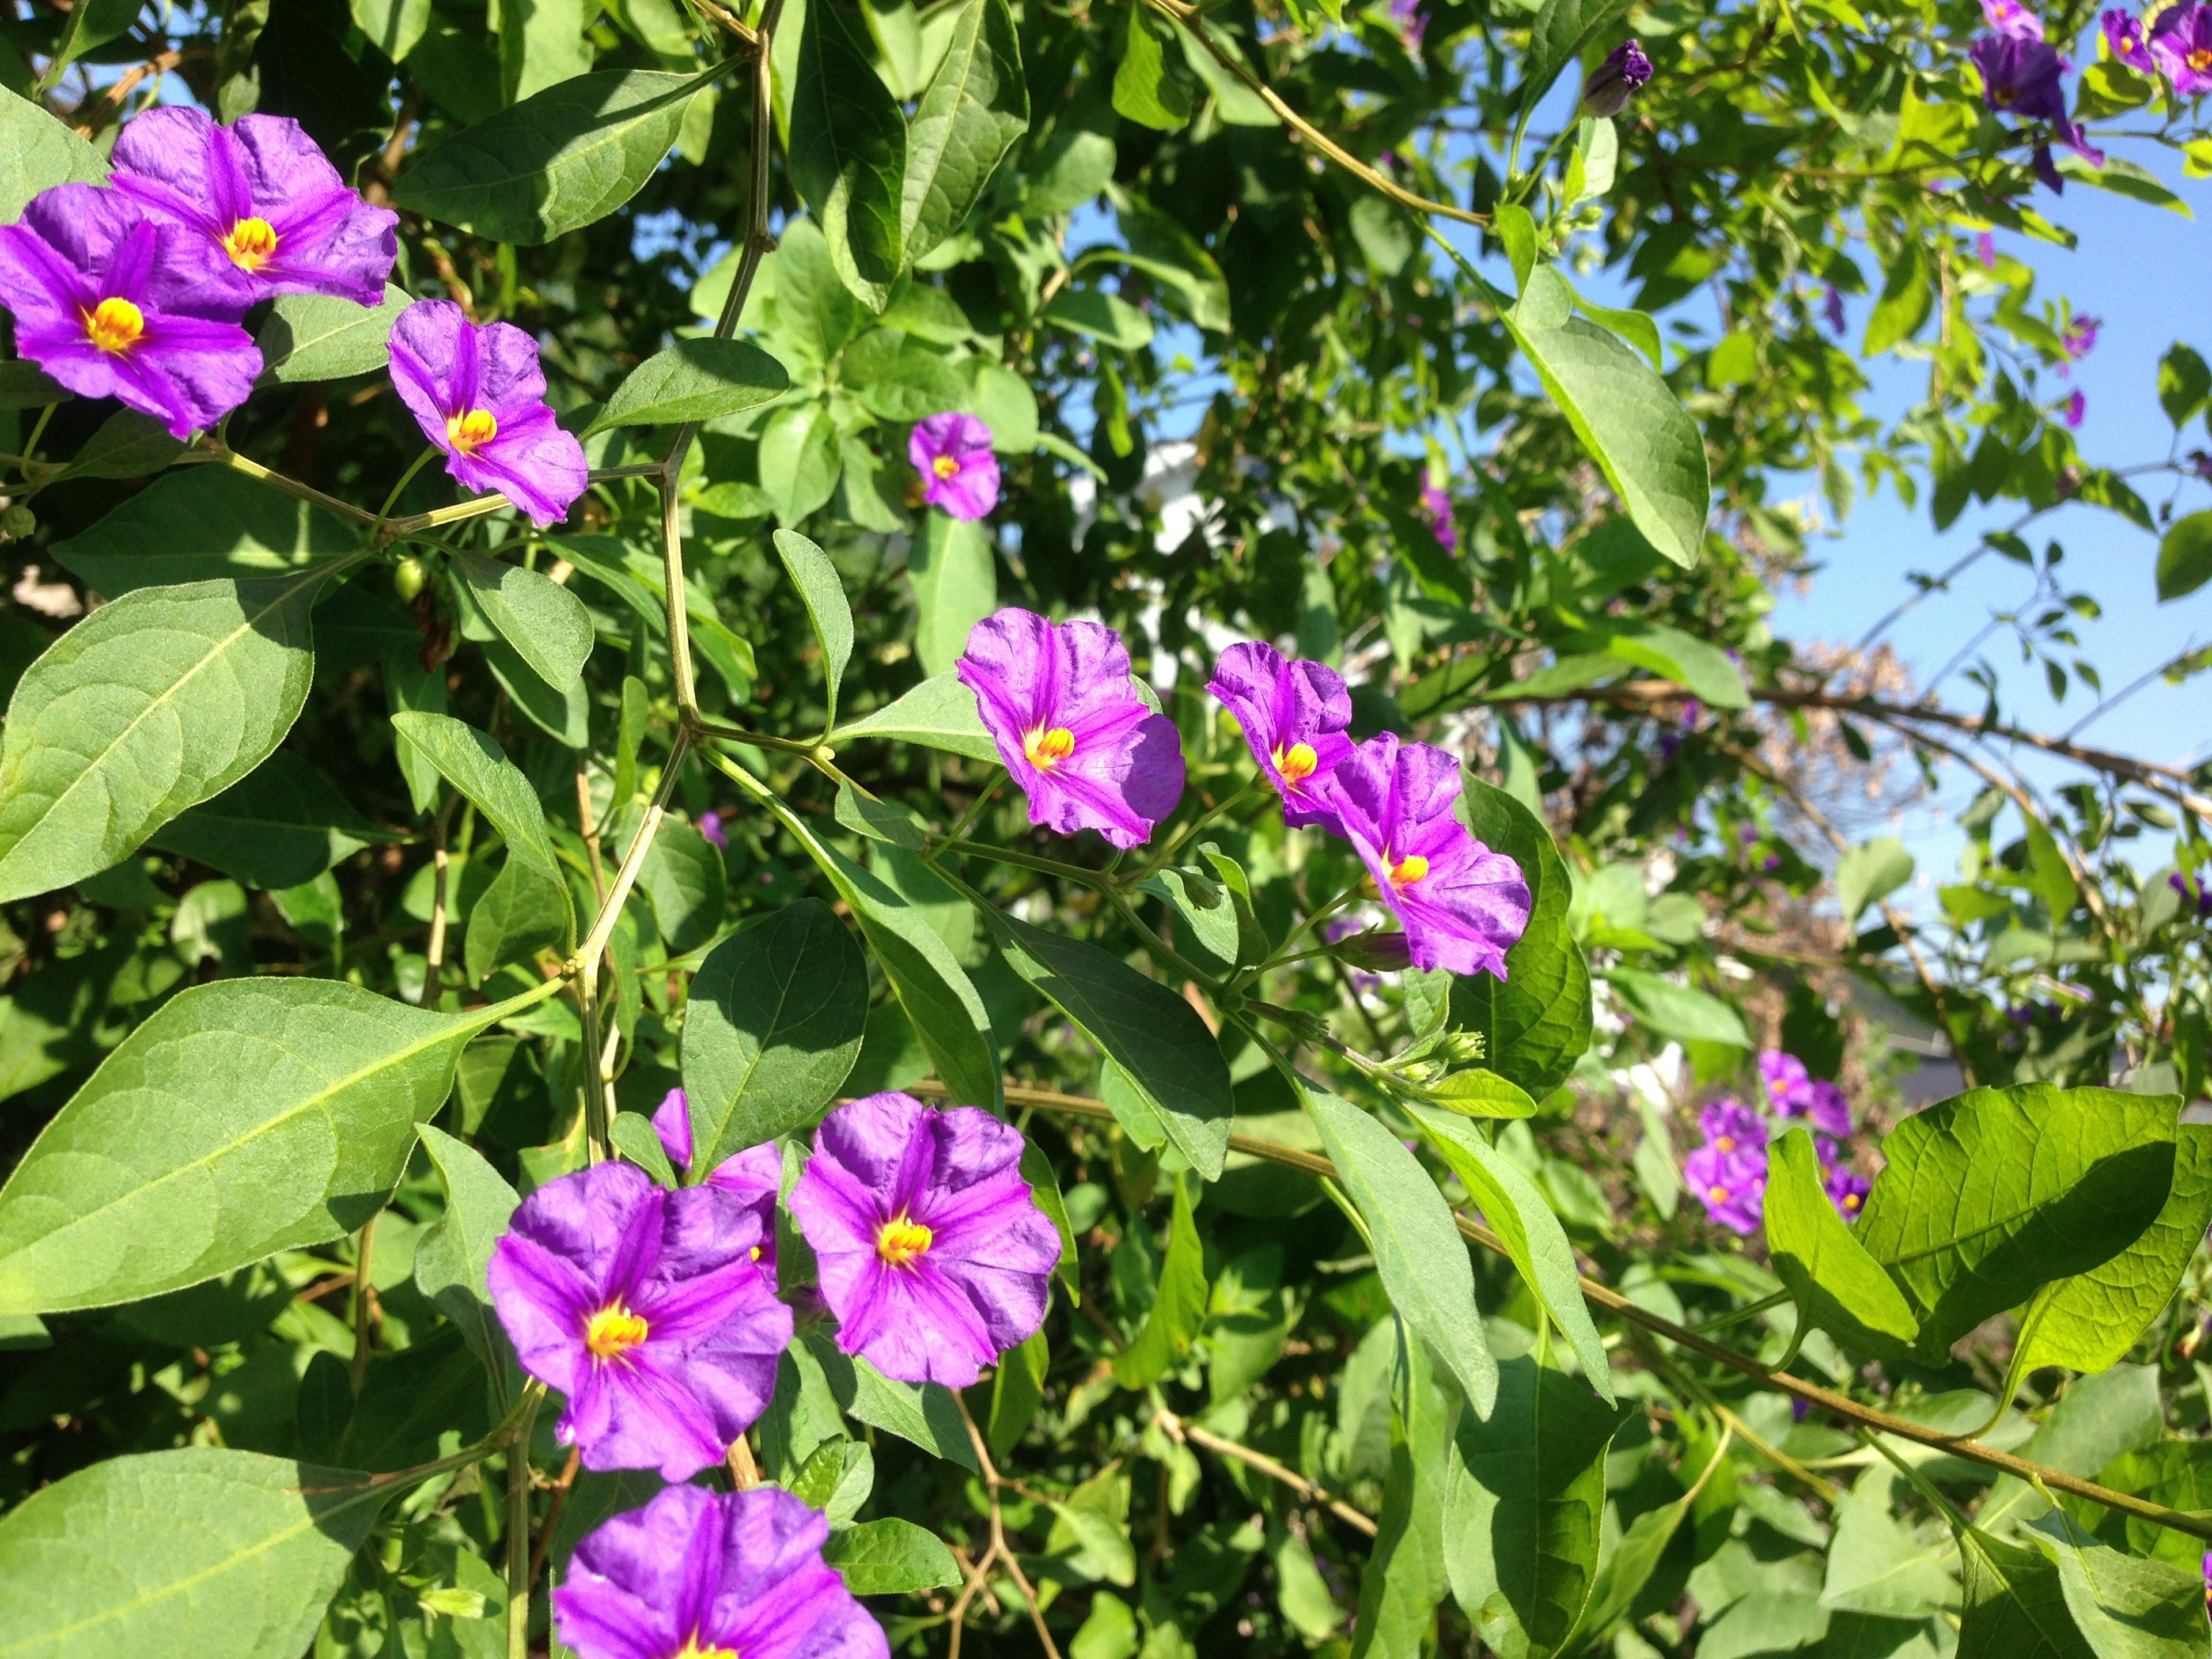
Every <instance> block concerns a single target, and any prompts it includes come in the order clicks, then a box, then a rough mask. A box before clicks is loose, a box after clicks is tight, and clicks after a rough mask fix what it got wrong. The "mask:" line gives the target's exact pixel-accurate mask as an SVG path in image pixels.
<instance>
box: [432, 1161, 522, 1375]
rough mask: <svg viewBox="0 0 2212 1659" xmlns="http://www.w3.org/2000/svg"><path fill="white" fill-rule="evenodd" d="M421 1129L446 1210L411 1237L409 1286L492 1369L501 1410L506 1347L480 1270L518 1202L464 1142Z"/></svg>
mask: <svg viewBox="0 0 2212 1659" xmlns="http://www.w3.org/2000/svg"><path fill="white" fill-rule="evenodd" d="M421 1133H422V1150H423V1151H424V1152H428V1154H429V1155H430V1161H431V1162H432V1163H433V1164H436V1165H437V1166H438V1173H439V1174H440V1175H441V1176H443V1177H444V1178H445V1182H446V1210H445V1213H444V1214H443V1215H441V1216H440V1217H439V1218H437V1219H436V1220H435V1221H434V1222H432V1223H431V1224H430V1225H428V1227H425V1228H424V1229H423V1230H422V1235H421V1237H418V1238H417V1239H416V1242H415V1287H416V1289H417V1290H419V1291H422V1294H423V1295H424V1296H426V1297H429V1298H430V1300H431V1302H432V1303H433V1304H435V1305H436V1307H437V1310H438V1311H439V1312H440V1313H441V1314H443V1315H445V1316H446V1317H447V1319H449V1320H451V1321H453V1323H454V1324H455V1325H456V1326H458V1327H459V1329H460V1333H461V1336H462V1339H463V1340H465V1341H466V1342H467V1343H468V1345H469V1348H470V1350H471V1352H473V1353H474V1354H475V1355H476V1357H477V1358H478V1359H481V1360H483V1362H484V1364H486V1365H488V1366H489V1367H490V1368H491V1370H492V1378H493V1384H494V1386H495V1388H497V1389H499V1390H500V1408H501V1410H502V1411H504V1410H505V1409H506V1407H507V1396H506V1387H507V1379H506V1371H505V1367H504V1366H503V1365H502V1364H501V1356H502V1355H503V1354H505V1352H507V1337H506V1334H505V1333H504V1331H502V1329H501V1326H500V1322H499V1316H498V1315H497V1314H496V1313H495V1312H494V1311H493V1309H492V1304H491V1287H490V1285H489V1283H488V1281H487V1279H486V1278H485V1273H486V1270H487V1269H489V1267H490V1266H491V1251H492V1246H493V1245H495V1244H496V1243H499V1240H500V1237H501V1235H502V1234H504V1233H505V1232H506V1231H507V1222H508V1221H509V1219H511V1218H513V1214H514V1211H515V1206H517V1205H518V1204H520V1202H521V1201H522V1200H520V1198H518V1197H516V1196H515V1192H514V1188H512V1187H510V1186H508V1185H507V1182H506V1181H505V1180H504V1179H503V1178H502V1177H501V1175H500V1173H499V1171H498V1170H495V1169H493V1168H492V1167H491V1165H490V1164H488V1163H486V1162H485V1161H484V1158H483V1154H482V1153H480V1152H477V1150H476V1149H475V1148H474V1147H472V1146H469V1145H468V1143H467V1142H465V1141H461V1140H456V1139H454V1138H453V1136H451V1135H449V1134H447V1133H446V1132H445V1131H444V1130H442V1129H440V1128H438V1127H435V1126H434V1125H431V1124H428V1123H426V1124H424V1125H423V1126H422V1131H421Z"/></svg>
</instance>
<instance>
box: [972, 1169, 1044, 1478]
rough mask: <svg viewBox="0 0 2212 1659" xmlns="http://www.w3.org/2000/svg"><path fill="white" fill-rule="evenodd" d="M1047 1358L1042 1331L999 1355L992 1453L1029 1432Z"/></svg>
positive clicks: (989, 1430)
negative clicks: (1010, 1350)
mask: <svg viewBox="0 0 2212 1659" xmlns="http://www.w3.org/2000/svg"><path fill="white" fill-rule="evenodd" d="M1031 1150H1033V1148H1032V1149H1031ZM1022 1157H1023V1159H1024V1161H1027V1159H1028V1158H1029V1152H1028V1151H1024V1152H1023V1154H1022ZM1063 1259H1064V1258H1063ZM1051 1358H1052V1350H1051V1347H1050V1346H1049V1345H1048V1343H1047V1342H1046V1340H1045V1334H1044V1333H1043V1332H1042V1331H1038V1332H1037V1333H1036V1334H1035V1335H1033V1336H1031V1337H1030V1339H1029V1340H1028V1341H1026V1342H1024V1343H1023V1344H1022V1345H1021V1346H1019V1347H1018V1348H1015V1349H1013V1350H1012V1352H1007V1353H1003V1354H1001V1355H1000V1356H999V1365H998V1370H997V1373H996V1375H994V1376H993V1377H992V1379H991V1419H990V1422H989V1423H988V1425H986V1427H985V1430H984V1438H985V1439H986V1440H987V1441H988V1442H989V1443H990V1446H991V1455H992V1456H994V1457H998V1458H1003V1457H1005V1456H1006V1455H1007V1454H1008V1453H1009V1452H1011V1451H1012V1450H1013V1449H1014V1448H1015V1447H1016V1446H1018V1445H1019V1444H1020V1443H1021V1439H1022V1436H1024V1434H1026V1433H1028V1432H1029V1426H1030V1424H1031V1423H1032V1422H1034V1421H1035V1420H1036V1410H1037V1407H1039V1406H1040V1405H1042V1403H1043V1402H1044V1376H1045V1370H1046V1369H1047V1367H1048V1365H1049V1364H1050V1362H1051Z"/></svg>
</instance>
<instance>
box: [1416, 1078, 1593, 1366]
mask: <svg viewBox="0 0 2212 1659" xmlns="http://www.w3.org/2000/svg"><path fill="white" fill-rule="evenodd" d="M1413 1115H1414V1117H1415V1118H1417V1119H1418V1120H1419V1122H1420V1126H1421V1129H1422V1132H1423V1135H1424V1138H1425V1139H1426V1140H1427V1141H1428V1143H1429V1145H1430V1146H1432V1147H1434V1148H1435V1149H1436V1151H1437V1155H1438V1156H1439V1157H1441V1158H1443V1161H1444V1162H1445V1163H1446V1164H1449V1166H1450V1167H1451V1171H1452V1173H1453V1174H1454V1175H1455V1176H1458V1177H1459V1179H1460V1184H1461V1185H1462V1186H1463V1187H1465V1188H1467V1195H1468V1200H1470V1201H1471V1202H1472V1203H1473V1204H1474V1207H1475V1208H1476V1209H1478V1210H1480V1211H1481V1212H1482V1218H1483V1219H1484V1220H1485V1221H1487V1222H1488V1223H1489V1224H1490V1230H1491V1231H1492V1232H1494V1233H1496V1234H1497V1235H1498V1237H1499V1238H1500V1239H1501V1240H1503V1241H1504V1245H1505V1250H1506V1254H1507V1255H1510V1256H1511V1257H1512V1259H1513V1265H1514V1267H1516V1268H1517V1269H1519V1271H1520V1274H1521V1278H1522V1282H1523V1283H1524V1284H1526V1285H1528V1288H1529V1290H1530V1291H1533V1292H1534V1295H1535V1297H1536V1299H1537V1300H1538V1301H1539V1302H1541V1304H1543V1306H1544V1310H1545V1311H1546V1312H1547V1313H1548V1314H1549V1315H1551V1316H1552V1322H1553V1323H1554V1324H1555V1325H1557V1326H1558V1327H1559V1334H1561V1335H1562V1336H1564V1337H1565V1338H1566V1339H1567V1343H1568V1346H1570V1347H1571V1348H1573V1350H1574V1351H1575V1358H1577V1359H1579V1360H1580V1361H1581V1362H1582V1366H1583V1376H1584V1377H1585V1378H1586V1379H1587V1381H1588V1383H1589V1386H1590V1387H1591V1388H1593V1389H1596V1390H1597V1391H1598V1393H1599V1394H1600V1395H1603V1396H1604V1398H1605V1399H1606V1400H1607V1401H1611V1400H1612V1399H1613V1365H1612V1362H1611V1361H1610V1360H1608V1359H1607V1358H1606V1352H1605V1343H1604V1341H1603V1340H1602V1339H1601V1338H1600V1337H1599V1335H1598V1334H1597V1327H1596V1325H1595V1323H1593V1322H1592V1321H1591V1319H1590V1315H1589V1306H1588V1304H1585V1303H1584V1302H1583V1287H1582V1273H1581V1270H1580V1269H1579V1268H1578V1267H1576V1265H1575V1252H1574V1247H1573V1246H1572V1245H1571V1244H1570V1243H1568V1242H1567V1234H1566V1230H1565V1228H1563V1227H1562V1226H1560V1225H1559V1217H1557V1216H1556V1215H1554V1214H1553V1213H1552V1207H1551V1206H1550V1205H1548V1204H1547V1203H1546V1202H1545V1201H1544V1195H1543V1194H1542V1193H1541V1192H1539V1191H1538V1190H1537V1188H1536V1183H1535V1182H1533V1181H1531V1180H1530V1179H1529V1178H1528V1176H1527V1175H1526V1174H1525V1173H1524V1172H1523V1171H1522V1169H1521V1167H1520V1165H1518V1164H1516V1163H1514V1162H1513V1160H1512V1159H1511V1158H1508V1157H1506V1156H1505V1154H1504V1153H1503V1152H1499V1151H1498V1149H1497V1148H1496V1147H1494V1146H1492V1145H1491V1144H1490V1143H1489V1142H1488V1141H1487V1140H1485V1139H1483V1138H1482V1136H1481V1135H1480V1133H1477V1132H1476V1131H1475V1130H1474V1129H1473V1128H1471V1127H1468V1125H1466V1124H1463V1123H1459V1122H1455V1121H1453V1120H1452V1119H1450V1118H1449V1117H1443V1116H1440V1115H1437V1113H1434V1112H1430V1111H1424V1110H1422V1109H1419V1108H1416V1109H1414V1112H1413Z"/></svg>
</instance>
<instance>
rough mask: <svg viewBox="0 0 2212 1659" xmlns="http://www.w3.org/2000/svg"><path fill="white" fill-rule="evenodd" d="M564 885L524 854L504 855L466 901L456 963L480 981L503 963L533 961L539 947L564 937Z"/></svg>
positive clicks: (557, 945)
mask: <svg viewBox="0 0 2212 1659" xmlns="http://www.w3.org/2000/svg"><path fill="white" fill-rule="evenodd" d="M568 917H569V912H568V890H567V888H566V887H565V886H564V885H562V884H558V883H556V882H555V881H554V880H553V878H550V876H548V875H546V873H545V872H544V871H542V870H540V869H539V868H538V866H536V865H534V864H532V863H531V862H530V861H529V860H527V859H522V858H517V857H514V856H513V855H511V854H510V855H509V857H508V858H507V861H506V862H505V863H504V864H502V865H501V866H500V872H499V874H498V875H496V876H495V877H494V878H492V883H491V885H490V886H489V887H487V888H485V889H484V890H483V892H481V893H479V894H477V897H476V902H474V903H472V904H471V905H470V906H469V915H468V924H467V932H466V934H465V938H464V940H463V944H462V949H461V965H462V967H463V968H464V969H466V970H467V973H468V976H469V981H470V983H471V984H477V985H480V984H482V983H483V981H485V980H486V979H488V978H489V977H490V975H492V974H493V973H494V972H495V971H496V970H497V969H501V968H504V967H506V966H507V964H508V963H520V964H525V965H529V966H531V967H532V971H535V969H534V964H535V962H536V959H537V956H538V952H539V951H544V950H547V949H552V950H560V949H562V947H564V946H565V945H567V944H568V925H569V924H568Z"/></svg>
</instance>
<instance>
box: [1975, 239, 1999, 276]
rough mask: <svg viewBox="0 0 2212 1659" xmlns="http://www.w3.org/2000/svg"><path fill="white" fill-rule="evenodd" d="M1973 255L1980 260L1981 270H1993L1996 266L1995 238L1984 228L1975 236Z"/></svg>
mask: <svg viewBox="0 0 2212 1659" xmlns="http://www.w3.org/2000/svg"><path fill="white" fill-rule="evenodd" d="M1974 255H1975V257H1976V258H1978V259H1980V260H1981V262H1982V269H1983V270H1996V268H1997V239H1996V237H1995V236H1993V235H1991V234H1990V233H1989V232H1988V231H1986V230H1985V231H1984V232H1983V233H1982V234H1980V235H1978V236H1977V237H1975V238H1974Z"/></svg>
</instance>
